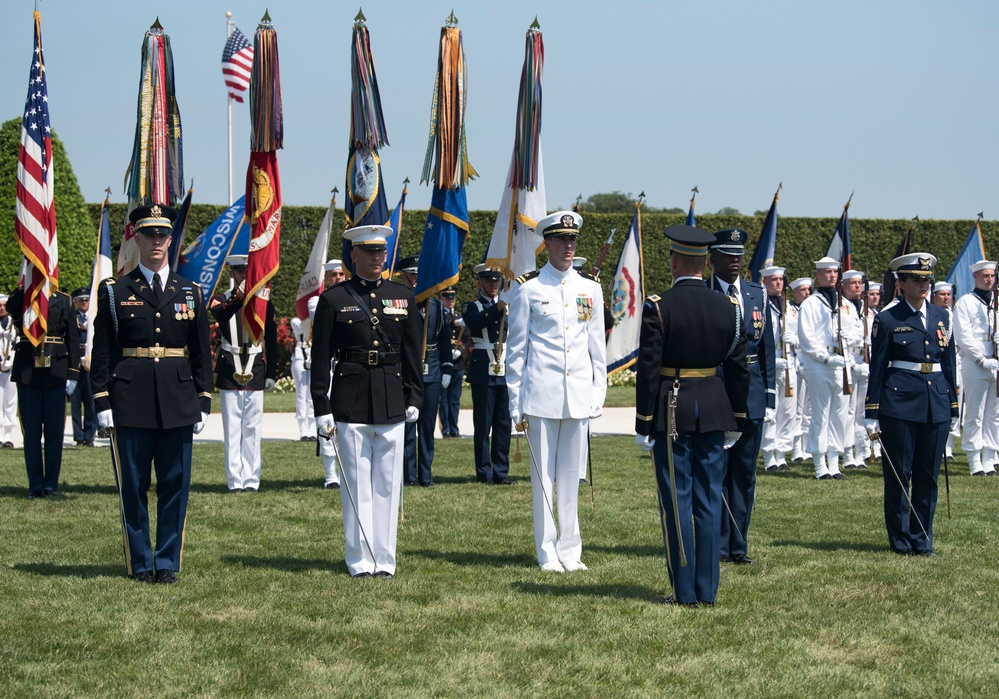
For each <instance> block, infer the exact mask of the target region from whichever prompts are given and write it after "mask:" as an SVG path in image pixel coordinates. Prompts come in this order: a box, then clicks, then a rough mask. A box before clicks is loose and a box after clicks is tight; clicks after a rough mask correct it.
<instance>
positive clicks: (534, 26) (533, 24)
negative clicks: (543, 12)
mask: <svg viewBox="0 0 999 699" xmlns="http://www.w3.org/2000/svg"><path fill="white" fill-rule="evenodd" d="M531 29H532V30H533V31H539V30H540V29H541V25H540V24H539V23H538V16H537V15H534V21H533V22H531Z"/></svg>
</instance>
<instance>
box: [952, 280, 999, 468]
mask: <svg viewBox="0 0 999 699" xmlns="http://www.w3.org/2000/svg"><path fill="white" fill-rule="evenodd" d="M993 293H995V292H993ZM991 315H992V310H991V309H990V308H989V307H988V305H986V303H985V302H984V301H983V300H982V298H981V297H980V296H978V294H976V293H975V292H974V291H971V292H968V293H967V294H965V295H964V296H962V297H961V298H959V299H958V300H957V303H955V304H954V316H953V318H954V331H953V332H954V341H955V342H957V347H958V356H959V357H960V366H961V380H962V381H961V383H962V387H963V389H964V433H963V435H962V438H961V448H962V449H963V450H964V452H965V454H967V456H968V466H969V468H970V471H971V473H972V475H975V474H978V473H982V472H987V471H990V470H993V469H994V468H995V467H994V466H992V465H991V464H992V463H993V462H994V461H995V458H996V452H997V450H999V399H997V398H996V387H995V381H996V374H995V372H994V371H991V370H989V369H986V368H985V367H983V366H982V364H983V363H984V362H985V360H987V359H992V358H994V357H995V352H994V345H993V342H994V339H995V338H994V335H995V334H996V330H995V328H992V322H991V321H992V318H991ZM990 328H992V330H993V335H990V334H989V329H990ZM983 451H984V453H983Z"/></svg>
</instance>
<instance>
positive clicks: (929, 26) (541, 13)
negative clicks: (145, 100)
mask: <svg viewBox="0 0 999 699" xmlns="http://www.w3.org/2000/svg"><path fill="white" fill-rule="evenodd" d="M266 6H267V4H266V3H265V2H257V1H254V2H248V1H246V0H227V1H224V2H223V1H219V0H172V1H171V2H163V3H155V2H139V1H137V0H101V1H100V2H81V1H80V0H42V2H41V3H40V10H41V12H42V36H43V41H44V48H45V58H46V64H47V67H48V81H49V85H48V86H49V99H50V107H51V118H52V125H53V128H54V129H55V131H56V132H57V133H58V134H59V136H60V137H61V138H62V140H63V141H64V142H65V144H66V147H67V149H68V151H69V156H70V159H71V161H72V164H73V168H74V171H75V173H76V176H77V178H78V179H79V181H80V186H81V188H82V190H83V194H84V197H85V198H86V199H87V200H88V201H100V200H101V199H102V197H103V191H104V188H105V187H108V186H110V187H111V189H112V192H113V193H114V194H113V201H118V202H120V201H124V197H123V195H122V189H123V179H124V173H125V168H126V166H127V164H128V160H129V157H130V155H131V149H132V139H133V135H134V130H135V108H136V107H135V105H136V96H137V89H138V73H139V53H140V45H141V41H142V37H143V33H144V32H145V30H146V29H147V28H148V27H149V25H150V24H151V23H152V22H153V20H154V19H155V18H156V16H157V15H158V16H159V17H160V21H161V22H162V24H163V25H164V27H165V29H166V31H167V33H168V34H169V35H170V38H171V40H172V42H173V49H174V60H175V65H176V75H177V78H176V84H177V91H178V99H179V103H180V109H181V115H182V118H183V124H184V146H185V148H184V155H185V173H186V178H187V179H188V181H190V179H191V178H193V179H194V181H195V201H196V202H200V203H217V204H223V203H226V201H225V200H226V199H227V164H226V163H227V156H226V93H225V88H224V85H223V82H222V75H221V69H220V59H221V54H222V47H223V44H224V43H225V31H226V29H225V27H226V25H225V12H226V10H231V11H232V12H233V15H234V16H233V19H234V21H235V22H236V24H237V26H238V27H239V28H240V29H241V30H242V31H243V33H244V34H246V35H247V36H248V37H249V36H252V33H253V30H254V29H255V27H256V24H257V21H258V20H259V19H260V17H261V16H262V15H263V12H264V9H265V7H266ZM452 6H453V8H454V11H455V14H456V15H457V17H458V19H459V22H460V23H459V26H460V28H461V29H462V31H463V34H464V40H465V50H466V55H467V57H468V63H469V98H468V120H467V122H466V123H467V132H468V148H469V154H470V159H471V162H472V164H473V165H474V167H475V168H476V169H477V170H478V171H479V173H480V175H481V176H480V178H479V179H477V180H475V181H473V182H472V183H471V184H470V185H469V187H468V201H469V206H470V208H474V209H495V208H496V207H497V205H498V204H499V201H500V196H501V193H502V189H503V183H504V179H505V176H506V173H507V167H508V165H509V161H510V154H511V149H512V147H513V136H514V114H515V109H516V96H517V86H518V82H519V78H520V69H521V65H522V63H523V50H524V49H523V47H524V33H525V32H526V30H527V28H528V26H529V25H530V23H531V21H532V20H533V19H534V16H535V15H537V16H538V18H539V21H540V23H541V27H542V30H543V32H544V38H545V50H546V64H545V75H544V127H543V131H542V144H543V149H544V161H545V183H546V187H547V191H548V208H549V209H550V210H554V209H555V208H556V207H558V206H562V207H565V206H569V205H571V203H572V201H573V200H574V199H575V197H576V195H577V194H579V193H582V194H583V196H584V198H585V197H586V196H588V195H589V194H592V193H596V192H609V191H613V190H620V191H623V192H631V193H633V194H637V193H638V192H639V191H641V190H645V192H646V194H647V195H648V200H647V201H648V203H649V204H650V205H653V206H663V207H669V206H679V207H686V204H687V200H688V198H689V191H690V188H691V187H693V186H694V185H697V186H698V187H699V188H700V192H701V193H700V195H699V197H698V210H699V211H700V212H702V213H706V212H713V211H717V210H718V209H719V208H720V207H722V206H733V207H736V208H738V209H739V210H741V211H742V212H744V213H752V212H753V211H755V210H757V209H765V208H767V207H768V206H769V203H770V199H771V197H772V195H773V192H774V190H775V189H776V186H777V183H778V182H779V181H783V183H784V191H783V192H782V194H781V201H780V205H779V211H780V213H781V214H782V215H785V216H837V215H838V214H839V212H840V210H841V207H842V205H843V203H844V202H845V201H846V198H847V197H848V196H849V195H850V192H851V191H854V190H856V195H855V196H854V200H853V206H852V207H851V210H850V212H851V215H852V216H854V217H856V218H868V217H883V218H911V217H912V216H915V215H917V214H918V215H919V216H920V217H921V218H924V219H926V218H942V219H951V218H964V219H967V218H972V217H973V216H974V214H976V213H977V212H978V211H981V210H984V211H985V214H986V218H987V219H990V220H995V219H999V186H997V185H999V177H997V175H996V171H997V168H999V128H997V126H999V104H997V95H999V90H997V88H999V77H997V76H999V72H997V68H999V61H997V59H996V49H995V40H996V37H997V36H999V2H995V0H949V1H948V2H943V1H941V0H862V1H861V0H840V1H839V2H835V3H831V2H824V3H818V2H805V1H801V0H788V1H772V2H771V1H767V0H759V1H758V2H746V1H745V0H732V1H727V0H718V1H710V0H706V1H705V0H702V1H697V2H689V1H688V2H667V1H664V0H649V1H646V2H642V1H640V0H617V1H616V2H595V1H592V0H575V1H561V0H558V1H543V0H535V2H523V1H522V0H504V2H484V1H482V0H475V2H465V3H460V2H459V3H454V2H453V0H446V1H445V2H440V1H439V0H421V1H420V2H414V1H413V0H408V1H405V2H402V1H394V0H393V1H389V0H382V1H369V2H365V3H364V5H363V8H364V13H365V15H366V16H367V19H368V27H369V29H370V32H371V41H372V47H373V51H374V57H375V64H376V68H377V72H378V79H379V83H380V86H381V92H382V98H383V105H384V110H385V118H386V122H387V127H388V133H389V140H390V142H391V144H392V145H391V147H389V148H386V149H385V150H384V151H383V152H382V159H383V168H384V176H385V186H386V191H387V192H388V195H389V196H388V198H389V201H390V207H391V206H394V205H395V201H396V199H397V198H398V195H399V192H400V189H401V183H402V180H403V179H404V178H405V177H407V176H408V177H409V178H410V179H411V180H412V181H413V182H412V184H411V185H410V198H409V206H410V207H411V208H425V207H426V206H427V205H428V204H429V200H430V195H429V190H428V188H427V187H426V186H420V185H419V184H418V181H419V177H420V172H421V169H422V165H423V156H424V151H425V148H426V138H427V131H428V125H429V115H430V110H429V107H430V99H431V93H432V89H433V81H434V72H435V69H436V57H437V43H438V36H439V31H440V26H441V25H442V23H443V21H444V19H445V18H446V17H447V15H448V13H449V12H450V11H451V9H452ZM32 9H33V3H32V2H31V0H8V2H5V3H4V21H3V23H2V24H0V65H2V66H3V70H2V72H0V95H2V109H0V115H2V116H3V118H4V119H9V118H13V117H17V116H19V115H20V113H21V109H22V107H23V105H24V97H25V93H26V90H27V75H28V67H29V60H30V58H31V36H32V25H31V11H32ZM269 9H270V14H271V17H272V18H273V20H274V25H275V27H276V29H277V31H278V42H279V47H280V52H281V75H282V89H283V94H284V113H285V119H286V131H285V147H284V150H283V151H282V152H281V154H280V156H279V162H280V168H281V180H282V189H283V194H284V201H285V203H287V204H311V205H320V206H322V205H325V204H326V203H327V202H328V193H329V191H330V189H332V187H333V186H334V185H336V186H338V187H339V188H340V190H341V191H342V190H343V188H344V187H343V179H344V167H345V159H346V154H347V137H348V130H349V99H350V62H349V61H350V37H351V26H352V20H353V18H354V15H355V14H356V12H357V5H356V4H352V5H348V4H345V3H343V2H330V1H329V0H322V1H319V0H315V1H313V0H281V1H280V2H279V1H278V0H271V2H270V5H269ZM233 121H234V151H235V156H234V165H235V170H236V174H235V181H236V183H237V184H236V190H237V196H238V190H239V188H240V184H239V183H241V182H242V181H243V177H244V173H245V166H246V159H247V151H248V143H249V116H248V112H247V108H246V105H245V104H243V105H234V109H233ZM56 176H57V177H58V172H57V173H56Z"/></svg>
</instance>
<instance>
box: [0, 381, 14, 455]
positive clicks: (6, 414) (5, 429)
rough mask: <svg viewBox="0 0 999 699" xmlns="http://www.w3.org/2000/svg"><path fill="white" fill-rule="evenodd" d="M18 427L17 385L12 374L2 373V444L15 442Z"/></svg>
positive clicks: (0, 428)
mask: <svg viewBox="0 0 999 699" xmlns="http://www.w3.org/2000/svg"><path fill="white" fill-rule="evenodd" d="M15 426H17V384H15V383H14V382H13V381H11V380H10V372H9V371H7V372H4V373H0V442H10V441H13V435H14V427H15Z"/></svg>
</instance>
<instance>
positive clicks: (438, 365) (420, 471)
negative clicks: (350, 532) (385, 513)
mask: <svg viewBox="0 0 999 699" xmlns="http://www.w3.org/2000/svg"><path fill="white" fill-rule="evenodd" d="M419 265H420V256H419V255H410V256H409V257H404V258H402V260H401V261H400V262H399V271H400V272H401V273H402V280H403V282H405V284H406V287H407V288H408V289H409V290H410V291H413V290H414V289H415V288H416V282H417V279H418V277H417V270H418V269H419ZM418 309H419V314H420V323H421V325H422V326H423V338H424V340H425V341H426V346H425V347H424V352H423V408H422V409H421V410H420V419H419V420H417V422H416V423H415V424H411V425H407V426H406V448H405V455H404V456H403V460H404V463H405V468H406V473H405V474H404V477H403V479H404V481H405V483H406V485H416V484H417V483H419V484H420V485H421V486H423V487H424V488H429V487H431V486H432V485H433V484H434V475H433V471H432V467H433V464H434V430H435V429H437V411H438V409H439V408H440V402H441V391H442V390H443V389H446V388H447V387H448V386H450V385H451V370H452V368H453V367H454V361H453V360H452V359H451V328H450V327H449V326H448V324H447V323H446V322H445V320H444V305H443V304H442V303H441V302H440V299H435V298H429V299H426V300H425V301H423V302H422V303H420V304H419V305H418Z"/></svg>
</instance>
